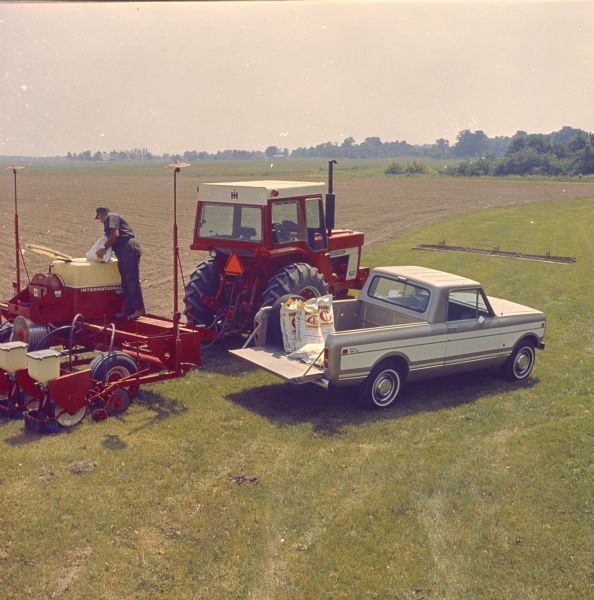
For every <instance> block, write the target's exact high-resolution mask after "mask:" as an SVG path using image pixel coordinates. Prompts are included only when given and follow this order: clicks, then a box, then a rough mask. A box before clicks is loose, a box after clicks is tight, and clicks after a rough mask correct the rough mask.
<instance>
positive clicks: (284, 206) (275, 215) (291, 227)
mask: <svg viewBox="0 0 594 600" xmlns="http://www.w3.org/2000/svg"><path fill="white" fill-rule="evenodd" d="M271 215H272V243H273V244H287V243H289V242H298V241H301V240H303V235H302V227H301V212H300V210H299V202H298V201H297V200H285V201H282V202H274V203H273V204H272V211H271Z"/></svg>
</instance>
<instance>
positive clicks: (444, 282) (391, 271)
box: [372, 266, 480, 288]
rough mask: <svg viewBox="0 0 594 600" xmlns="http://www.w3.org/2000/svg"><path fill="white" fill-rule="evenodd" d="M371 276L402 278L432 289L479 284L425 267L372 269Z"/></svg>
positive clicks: (475, 285) (477, 285)
mask: <svg viewBox="0 0 594 600" xmlns="http://www.w3.org/2000/svg"><path fill="white" fill-rule="evenodd" d="M372 274H373V275H386V276H388V277H397V276H400V277H404V278H406V279H410V280H411V281H414V282H415V283H421V284H422V283H424V284H426V285H428V286H430V287H434V288H449V287H480V283H478V282H477V281H473V280H472V279H468V278H467V277H462V276H460V275H453V274H452V273H446V272H445V271H438V270H437V269H429V268H427V267H415V266H403V267H377V268H375V269H373V273H372Z"/></svg>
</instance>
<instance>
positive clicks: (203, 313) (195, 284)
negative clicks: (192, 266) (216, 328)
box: [184, 258, 219, 325]
mask: <svg viewBox="0 0 594 600" xmlns="http://www.w3.org/2000/svg"><path fill="white" fill-rule="evenodd" d="M218 286H219V269H218V267H217V264H216V263H215V261H214V259H212V258H209V259H208V260H205V261H203V262H201V263H200V264H199V265H198V266H197V267H196V270H195V271H194V272H193V273H192V275H191V276H190V281H189V283H188V285H187V286H186V295H185V297H184V304H185V305H186V310H185V311H184V314H185V315H186V318H187V319H188V322H189V323H191V324H192V325H210V324H211V322H212V320H213V319H214V311H213V309H212V308H210V306H207V305H206V304H204V302H203V301H202V298H203V297H205V296H211V297H212V296H214V295H215V294H216V293H217V288H218Z"/></svg>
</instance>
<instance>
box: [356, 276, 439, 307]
mask: <svg viewBox="0 0 594 600" xmlns="http://www.w3.org/2000/svg"><path fill="white" fill-rule="evenodd" d="M367 293H368V294H369V296H370V297H371V298H377V299H378V300H383V301H384V302H389V303H390V304H395V305H396V306H401V307H402V308H408V309H410V310H414V311H415V312H418V313H423V312H425V311H426V310H427V306H428V304H429V295H430V294H429V290H426V289H425V288H422V287H419V286H417V285H414V284H412V283H408V282H406V281H400V280H394V279H388V278H386V277H374V279H373V281H372V282H371V285H370V286H369V290H368V292H367Z"/></svg>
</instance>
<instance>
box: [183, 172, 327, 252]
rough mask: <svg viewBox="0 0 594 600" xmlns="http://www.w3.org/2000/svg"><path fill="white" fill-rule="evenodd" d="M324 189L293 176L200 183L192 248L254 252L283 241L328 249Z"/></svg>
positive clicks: (283, 242)
mask: <svg viewBox="0 0 594 600" xmlns="http://www.w3.org/2000/svg"><path fill="white" fill-rule="evenodd" d="M323 191H324V184H323V183H308V182H296V181H239V182H232V183H207V184H203V185H201V186H200V188H199V193H198V206H197V213H196V229H195V232H194V243H193V244H192V249H194V250H209V251H211V250H213V249H215V250H218V251H220V252H223V253H225V254H228V253H229V251H230V250H231V249H238V250H245V251H246V252H243V254H244V255H249V254H251V255H253V256H255V255H257V254H258V253H260V252H262V251H263V250H267V249H271V248H272V247H275V248H276V247H279V246H283V245H287V244H288V245H295V244H297V245H303V250H304V251H306V252H307V250H308V249H309V251H311V252H314V251H322V250H326V249H327V245H328V242H327V234H326V228H325V226H324V208H323V203H322V193H323Z"/></svg>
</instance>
